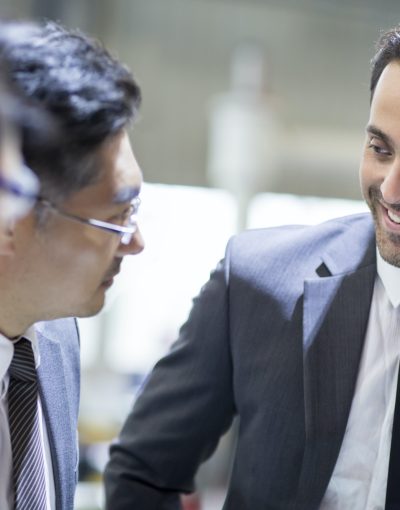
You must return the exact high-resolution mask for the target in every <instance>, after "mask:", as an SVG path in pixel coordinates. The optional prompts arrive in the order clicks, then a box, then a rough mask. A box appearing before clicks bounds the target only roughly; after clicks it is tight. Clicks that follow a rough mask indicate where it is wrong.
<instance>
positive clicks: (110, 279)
mask: <svg viewBox="0 0 400 510" xmlns="http://www.w3.org/2000/svg"><path fill="white" fill-rule="evenodd" d="M118 273H119V270H118V271H116V272H115V273H112V274H111V275H110V276H106V277H105V278H104V280H103V282H102V285H105V286H106V287H108V286H110V285H112V283H113V281H114V278H115V277H116V276H117V274H118Z"/></svg>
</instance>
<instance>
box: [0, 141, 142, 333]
mask: <svg viewBox="0 0 400 510" xmlns="http://www.w3.org/2000/svg"><path fill="white" fill-rule="evenodd" d="M95 164H97V165H99V168H100V177H99V179H98V181H97V182H96V183H94V184H91V185H90V186H87V187H85V188H83V189H82V190H80V191H78V192H76V193H74V194H72V195H71V196H70V197H69V198H68V199H66V200H65V201H64V203H63V204H61V205H59V208H60V209H62V210H63V211H65V212H68V213H71V214H75V215H78V216H81V217H83V218H95V219H99V220H103V221H108V222H112V223H116V224H118V223H121V222H122V218H123V217H124V214H125V213H126V211H127V209H128V208H129V204H130V200H131V199H132V198H133V197H134V196H136V195H137V194H138V193H139V191H140V186H141V183H142V175H141V172H140V169H139V167H138V164H137V162H136V159H135V157H134V155H133V152H132V149H131V146H130V143H129V140H128V136H127V134H126V133H125V132H121V133H119V134H118V135H117V136H114V137H113V138H112V139H111V140H107V141H106V142H105V143H104V144H103V145H102V146H101V148H100V149H99V150H98V152H97V154H96V158H95ZM47 214H48V217H47V218H46V221H45V223H44V224H43V225H41V224H40V225H38V222H37V219H36V217H35V215H34V213H33V212H32V213H30V214H29V215H28V216H26V217H25V218H23V219H22V220H20V221H18V222H17V223H16V225H15V228H14V230H13V242H14V254H13V256H11V257H0V288H2V290H3V292H2V293H1V295H0V330H1V331H2V332H3V333H4V334H5V335H7V336H9V337H13V336H16V335H19V334H21V333H22V332H23V331H25V330H26V329H27V327H28V326H29V325H31V324H33V323H34V322H37V321H39V320H49V319H53V318H59V317H69V316H79V317H85V316H90V315H94V314H95V313H97V312H98V311H99V310H100V309H101V308H102V306H103V304H104V299H105V292H106V290H107V289H108V288H109V287H110V286H111V285H112V279H113V277H114V276H115V275H116V274H117V273H118V272H119V268H120V264H121V262H122V258H123V257H124V256H125V255H129V254H136V253H139V252H141V251H142V249H143V240H142V236H141V234H140V231H139V230H137V232H136V233H135V235H134V237H133V239H132V241H131V243H130V244H129V245H123V244H121V243H120V237H119V236H118V235H115V234H112V233H109V232H104V231H101V230H99V229H96V228H93V227H92V226H89V225H84V224H81V223H79V222H76V221H73V220H70V219H67V218H65V217H63V216H61V215H59V214H58V213H57V212H56V211H53V210H51V209H49V210H48V213H47Z"/></svg>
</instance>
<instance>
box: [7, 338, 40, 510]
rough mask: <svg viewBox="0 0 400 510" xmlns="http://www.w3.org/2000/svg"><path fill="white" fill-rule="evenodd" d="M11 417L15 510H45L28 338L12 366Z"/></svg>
mask: <svg viewBox="0 0 400 510" xmlns="http://www.w3.org/2000/svg"><path fill="white" fill-rule="evenodd" d="M9 374H10V384H9V388H8V417H9V426H10V437H11V449H12V458H13V482H14V505H15V506H14V509H15V510H46V483H45V477H44V460H43V450H42V444H41V439H40V431H39V420H38V406H37V398H38V384H37V378H36V368H35V359H34V356H33V351H32V346H31V343H30V342H29V340H27V339H26V338H21V340H19V341H18V342H17V343H15V344H14V357H13V359H12V361H11V365H10V368H9Z"/></svg>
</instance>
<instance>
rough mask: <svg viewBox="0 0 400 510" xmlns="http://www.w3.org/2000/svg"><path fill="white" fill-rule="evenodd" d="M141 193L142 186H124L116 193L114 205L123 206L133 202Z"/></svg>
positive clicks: (113, 200) (113, 199)
mask: <svg viewBox="0 0 400 510" xmlns="http://www.w3.org/2000/svg"><path fill="white" fill-rule="evenodd" d="M139 193H140V186H124V187H122V188H120V189H118V190H116V191H115V193H114V195H113V198H112V202H113V204H121V203H124V202H131V201H132V200H133V199H134V198H135V197H137V196H138V195H139Z"/></svg>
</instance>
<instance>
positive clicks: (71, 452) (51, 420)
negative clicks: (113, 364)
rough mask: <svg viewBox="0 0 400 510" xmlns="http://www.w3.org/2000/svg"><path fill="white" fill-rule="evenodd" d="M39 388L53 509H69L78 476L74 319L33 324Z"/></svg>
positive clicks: (77, 371) (76, 355) (76, 362)
mask: <svg viewBox="0 0 400 510" xmlns="http://www.w3.org/2000/svg"><path fill="white" fill-rule="evenodd" d="M35 329H36V334H37V336H38V341H39V351H40V366H39V369H38V378H39V392H40V398H41V402H42V407H43V415H44V418H45V421H46V428H47V433H48V437H49V443H50V451H51V458H52V464H53V474H54V483H55V493H56V509H57V510H72V509H73V501H74V492H75V487H76V483H77V480H78V443H77V420H78V407H79V385H80V375H79V372H80V361H79V335H78V330H77V326H76V321H75V320H74V319H59V320H54V321H49V322H41V323H38V324H36V325H35Z"/></svg>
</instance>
